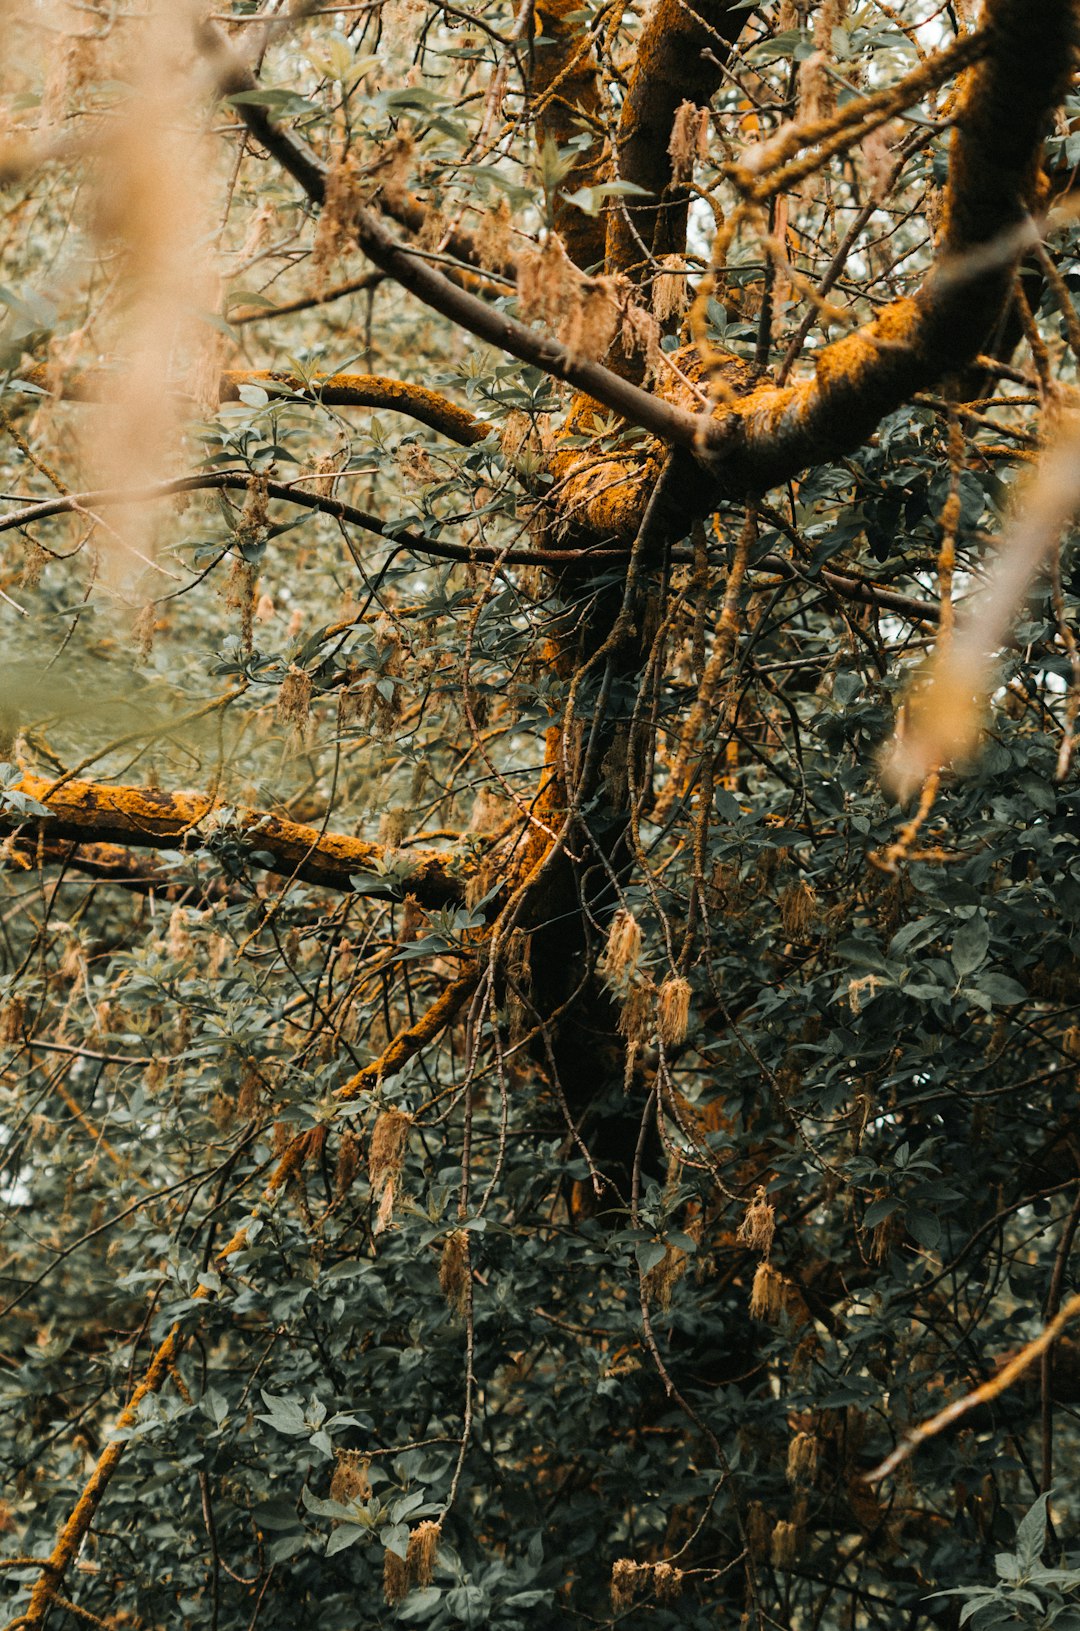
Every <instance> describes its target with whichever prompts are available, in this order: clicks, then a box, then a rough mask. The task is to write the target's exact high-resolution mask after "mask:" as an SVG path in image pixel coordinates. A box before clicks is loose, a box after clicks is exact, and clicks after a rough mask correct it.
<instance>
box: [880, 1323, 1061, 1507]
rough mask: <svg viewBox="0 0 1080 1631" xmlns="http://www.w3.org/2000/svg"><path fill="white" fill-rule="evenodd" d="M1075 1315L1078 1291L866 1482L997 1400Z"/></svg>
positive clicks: (922, 1424) (913, 1434)
mask: <svg viewBox="0 0 1080 1631" xmlns="http://www.w3.org/2000/svg"><path fill="white" fill-rule="evenodd" d="M1078 1314H1080V1293H1077V1295H1075V1296H1073V1297H1070V1298H1069V1300H1068V1302H1067V1303H1066V1304H1065V1306H1064V1308H1062V1309H1061V1311H1060V1313H1058V1314H1055V1315H1054V1318H1053V1319H1052V1320H1051V1321H1050V1322H1049V1324H1048V1325H1046V1326H1044V1327H1043V1329H1042V1330H1041V1331H1040V1332H1039V1335H1038V1336H1037V1337H1034V1338H1033V1339H1032V1341H1031V1342H1029V1343H1027V1344H1026V1345H1025V1346H1024V1347H1023V1348H1021V1349H1020V1352H1019V1353H1018V1354H1014V1355H1013V1357H1012V1358H1011V1359H1010V1360H1008V1361H1007V1363H1006V1364H1004V1365H1002V1367H1001V1369H1000V1370H999V1371H998V1372H997V1374H996V1375H995V1376H991V1377H990V1379H989V1381H987V1382H983V1383H982V1384H981V1385H980V1386H979V1387H977V1388H973V1389H972V1391H971V1392H970V1393H965V1394H964V1396H963V1398H962V1399H954V1400H953V1401H952V1403H951V1404H947V1405H946V1406H945V1408H944V1410H939V1411H938V1413H937V1415H936V1416H931V1417H930V1419H929V1421H924V1422H920V1424H919V1426H918V1427H916V1428H914V1429H913V1430H912V1432H910V1433H908V1434H907V1435H906V1436H905V1437H904V1438H903V1439H901V1441H900V1443H899V1444H898V1445H897V1446H896V1449H895V1450H894V1451H893V1452H892V1454H891V1455H887V1456H886V1457H885V1460H884V1461H883V1462H882V1463H881V1465H880V1466H878V1467H875V1468H874V1470H873V1472H871V1473H867V1475H866V1482H867V1483H868V1484H877V1483H880V1482H881V1480H882V1479H883V1478H887V1477H888V1476H889V1474H890V1473H891V1472H895V1471H896V1469H897V1467H899V1466H900V1465H901V1463H902V1462H904V1461H906V1460H907V1458H908V1456H909V1455H910V1454H911V1452H912V1451H913V1450H916V1449H918V1447H919V1445H920V1444H925V1443H926V1440H927V1439H930V1438H936V1437H937V1435H938V1433H940V1432H942V1431H943V1430H944V1428H946V1427H951V1426H952V1424H953V1422H955V1421H959V1420H960V1418H961V1416H966V1415H967V1413H968V1411H969V1410H974V1409H975V1407H976V1406H977V1405H981V1404H989V1403H990V1401H991V1400H992V1399H996V1398H998V1397H999V1395H1000V1394H1002V1393H1004V1392H1005V1390H1006V1388H1010V1387H1012V1385H1013V1383H1014V1382H1016V1381H1019V1379H1020V1377H1021V1376H1023V1374H1024V1372H1025V1371H1027V1370H1029V1369H1030V1368H1031V1366H1032V1365H1033V1364H1034V1363H1035V1361H1036V1359H1038V1358H1040V1357H1041V1355H1042V1354H1044V1353H1045V1352H1046V1350H1047V1349H1048V1348H1049V1347H1051V1346H1052V1344H1053V1343H1054V1342H1055V1341H1056V1340H1057V1338H1058V1337H1059V1336H1060V1335H1061V1333H1062V1331H1063V1330H1064V1329H1065V1327H1066V1325H1067V1324H1068V1323H1069V1321H1070V1320H1072V1319H1075V1318H1076V1317H1077V1315H1078Z"/></svg>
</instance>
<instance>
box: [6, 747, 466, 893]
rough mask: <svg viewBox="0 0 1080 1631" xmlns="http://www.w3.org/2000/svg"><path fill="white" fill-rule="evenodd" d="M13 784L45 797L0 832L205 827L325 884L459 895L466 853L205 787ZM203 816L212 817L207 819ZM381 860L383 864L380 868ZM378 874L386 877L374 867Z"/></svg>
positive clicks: (108, 836)
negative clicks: (321, 823)
mask: <svg viewBox="0 0 1080 1631" xmlns="http://www.w3.org/2000/svg"><path fill="white" fill-rule="evenodd" d="M13 791H15V792H18V793H25V794H27V795H28V796H29V797H30V798H32V799H36V800H37V801H38V802H39V803H40V804H43V805H45V806H46V808H47V809H48V811H49V815H48V817H47V818H46V817H40V818H39V817H35V816H23V815H21V814H19V813H18V811H16V810H13V809H11V808H10V807H8V808H4V809H3V810H0V832H3V833H12V832H15V831H17V830H20V829H24V828H25V827H26V826H27V825H28V824H29V823H31V822H35V821H37V820H39V819H40V820H41V822H42V830H43V832H44V835H45V839H46V841H47V842H48V843H55V842H57V841H58V840H64V839H66V840H70V841H72V842H74V843H77V844H128V845H130V846H132V847H134V848H136V849H154V850H162V849H165V850H169V849H182V848H184V847H185V846H186V844H187V842H188V840H189V839H190V840H191V841H192V842H193V843H194V844H195V845H196V846H199V847H201V846H203V845H206V844H207V843H208V842H209V841H210V839H211V837H212V835H213V834H215V833H216V834H218V835H219V837H220V842H221V843H222V844H223V845H227V846H228V848H229V849H232V850H234V852H238V853H239V855H240V856H241V857H242V859H243V860H244V862H245V864H247V865H249V866H254V867H259V868H262V869H264V870H265V871H267V872H273V873H278V874H281V875H284V876H286V877H296V878H301V879H303V881H304V882H305V883H313V884H321V885H323V886H325V887H326V888H328V889H343V890H351V889H353V888H354V885H353V884H352V883H351V882H350V879H352V878H353V877H355V876H357V875H358V874H364V875H365V877H364V881H363V883H362V885H360V886H359V887H358V888H357V889H356V892H357V893H358V894H363V895H370V896H374V897H376V898H381V899H397V898H400V897H401V895H403V894H405V893H408V894H411V895H415V897H416V899H417V900H418V901H420V903H421V904H422V905H425V906H445V905H447V904H448V903H450V902H455V901H460V900H461V899H462V898H463V896H464V892H465V884H466V882H467V880H468V878H469V876H470V874H471V872H472V871H473V870H474V865H475V863H474V862H473V860H472V859H471V857H468V856H466V855H461V856H455V855H450V854H447V853H445V852H442V851H439V850H407V851H393V852H391V851H389V850H388V849H387V848H386V847H385V846H384V845H382V844H371V843H368V842H367V841H366V840H365V839H362V838H353V837H350V836H349V835H348V834H345V833H327V832H321V831H320V830H319V829H318V828H317V827H307V826H303V825H301V823H299V822H296V821H287V820H285V819H284V818H283V817H281V816H276V815H273V814H271V813H270V812H268V811H264V810H251V809H246V808H242V807H241V808H237V807H236V806H232V805H226V804H225V802H224V801H223V800H220V799H216V798H215V797H214V796H213V795H212V794H208V793H191V792H182V793H166V792H162V791H160V790H159V789H157V788H153V787H114V786H110V785H109V784H107V783H103V782H79V781H69V782H65V783H64V784H63V785H62V786H57V785H56V784H55V783H53V782H50V781H47V780H46V779H45V778H44V777H42V776H32V775H24V776H23V777H22V778H21V780H20V781H19V782H17V783H16V784H15V787H14V789H13ZM208 818H214V819H211V820H209V821H208ZM388 868H389V869H390V870H389V871H387V869H388ZM384 873H385V874H386V881H385V883H383V882H382V881H381V875H382V874H384Z"/></svg>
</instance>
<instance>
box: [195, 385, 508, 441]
mask: <svg viewBox="0 0 1080 1631" xmlns="http://www.w3.org/2000/svg"><path fill="white" fill-rule="evenodd" d="M243 385H259V386H262V387H263V388H264V389H267V390H269V392H270V394H271V395H273V394H274V391H275V389H277V390H280V391H282V392H288V393H289V395H290V396H291V397H294V398H299V399H300V400H301V401H304V402H322V403H325V405H326V406H327V407H328V408H382V409H384V410H385V411H387V412H389V413H403V414H407V415H408V417H409V418H410V419H416V420H418V421H419V423H420V424H422V425H428V426H429V427H430V428H431V429H432V430H437V431H438V432H439V433H440V435H442V436H448V437H449V438H450V440H451V441H453V442H460V444H461V445H462V446H463V447H472V446H473V444H474V443H476V442H482V441H483V440H484V437H485V436H487V434H488V433H489V431H490V429H491V427H490V426H489V425H485V424H484V422H483V420H481V419H477V418H476V416H475V414H471V413H470V412H469V410H468V409H467V408H460V407H459V406H458V405H457V403H456V402H451V401H449V400H448V398H446V397H444V396H440V395H439V392H438V391H432V390H429V389H428V387H427V386H426V385H412V384H409V383H408V382H407V381H406V380H401V379H387V378H386V377H385V376H384V375H382V374H313V375H312V376H311V378H310V379H307V380H304V379H301V378H300V376H299V375H298V374H290V373H287V372H281V371H279V370H275V369H261V368H235V369H230V370H229V371H228V372H227V373H225V374H222V376H221V400H222V402H236V401H239V398H240V387H241V386H243Z"/></svg>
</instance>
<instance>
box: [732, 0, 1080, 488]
mask: <svg viewBox="0 0 1080 1631" xmlns="http://www.w3.org/2000/svg"><path fill="white" fill-rule="evenodd" d="M984 27H985V29H986V31H987V46H986V54H985V56H984V58H983V60H982V61H981V62H980V63H979V65H978V66H977V67H975V68H974V69H972V71H971V73H970V74H969V76H968V78H967V81H966V84H965V86H964V88H963V91H962V93H961V100H960V106H959V110H958V112H957V115H956V129H955V131H954V134H953V141H952V151H951V155H950V163H949V180H948V186H947V189H946V194H945V202H944V217H943V221H944V224H943V227H942V232H941V240H940V246H939V251H938V255H937V258H936V260H935V262H934V265H933V266H932V268H931V270H930V272H929V274H928V275H927V277H926V279H925V281H924V282H923V284H922V286H921V288H920V289H919V290H918V291H917V292H916V294H915V295H914V296H913V297H912V298H910V299H901V300H896V301H893V302H892V304H891V305H888V306H886V307H885V308H884V310H883V311H882V312H881V313H880V314H879V315H878V316H877V317H876V318H875V319H874V320H873V322H871V323H868V324H867V325H865V326H864V327H863V328H860V329H858V330H856V332H855V333H854V334H850V335H847V336H846V337H845V338H844V339H842V340H838V341H836V342H835V343H834V344H832V345H829V346H826V347H825V349H824V350H823V351H822V352H821V354H820V355H819V357H818V359H817V365H816V368H815V371H814V376H813V378H812V379H808V380H803V381H801V382H799V383H798V384H796V385H793V386H788V387H784V388H777V387H775V386H761V387H759V388H758V390H756V391H752V392H751V393H750V394H749V395H747V396H745V397H743V398H742V399H741V400H739V401H737V402H735V403H733V404H732V405H731V407H730V409H729V411H728V413H727V415H726V416H725V417H724V418H722V419H719V420H718V421H717V423H716V429H715V430H710V435H709V438H708V441H709V444H710V446H712V447H713V448H715V450H716V452H717V453H718V454H719V455H720V457H719V458H718V460H717V461H716V464H715V469H716V471H717V474H718V476H719V477H720V479H721V480H722V482H723V484H724V486H725V488H727V489H728V490H731V491H743V492H745V491H764V490H765V489H767V488H769V487H772V486H775V485H776V484H777V483H779V482H781V481H784V480H786V479H787V478H788V477H790V476H792V475H795V474H796V473H797V472H798V471H800V470H802V469H804V468H805V467H806V466H807V465H809V464H811V463H818V462H821V461H823V460H826V459H833V458H837V457H839V456H840V455H841V454H843V453H846V452H849V451H851V450H852V449H854V448H856V447H858V446H859V445H860V444H861V443H862V442H864V441H865V440H866V438H867V437H868V436H869V435H870V433H871V432H872V431H873V429H874V427H875V425H877V424H878V423H879V421H880V420H881V419H882V418H884V416H885V415H886V414H888V413H891V412H893V411H894V410H895V409H896V408H898V407H900V406H901V405H902V404H903V403H904V402H907V401H909V400H910V399H911V397H912V396H914V394H915V393H916V391H921V390H926V389H928V388H929V387H930V386H932V385H934V384H936V383H937V382H938V381H939V380H941V379H943V378H945V377H946V376H948V375H949V374H951V373H954V372H956V371H957V370H958V369H960V368H962V367H963V366H964V365H965V364H966V363H968V362H970V361H971V359H972V358H973V357H975V356H976V355H977V354H978V353H979V351H980V350H981V349H982V347H983V345H984V342H985V341H986V338H987V336H988V334H989V333H990V331H991V330H992V328H993V326H994V323H995V321H996V320H997V317H998V315H999V313H1000V311H1001V309H1002V307H1003V305H1004V304H1005V302H1006V300H1007V299H1008V298H1009V295H1010V291H1011V289H1012V281H1013V276H1014V273H1015V270H1016V266H1017V263H1018V261H1019V259H1020V257H1021V255H1022V253H1023V251H1024V249H1025V248H1027V247H1028V246H1029V245H1030V243H1031V241H1032V237H1033V233H1034V228H1033V226H1032V224H1031V222H1030V219H1029V210H1030V209H1031V207H1032V205H1033V204H1034V202H1035V195H1036V191H1037V185H1038V177H1039V174H1040V161H1041V155H1042V141H1043V136H1044V134H1045V131H1046V127H1047V122H1048V120H1049V118H1050V115H1051V113H1052V112H1053V109H1054V107H1055V106H1056V105H1057V103H1058V102H1059V101H1060V99H1061V97H1062V96H1063V95H1064V94H1065V91H1066V89H1067V87H1068V84H1069V80H1070V77H1071V75H1072V72H1073V65H1074V53H1075V46H1076V8H1075V6H1074V4H1073V3H1072V0H988V4H987V7H986V14H985V23H984Z"/></svg>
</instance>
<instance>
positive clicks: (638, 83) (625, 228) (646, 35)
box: [607, 0, 756, 282]
mask: <svg viewBox="0 0 1080 1631" xmlns="http://www.w3.org/2000/svg"><path fill="white" fill-rule="evenodd" d="M755 9H756V8H755V7H749V8H746V7H743V8H740V9H736V8H734V7H732V6H730V5H729V4H727V3H726V0H699V4H697V5H696V6H693V7H691V6H686V5H683V4H682V3H681V0H659V3H658V4H657V5H656V6H655V8H654V9H653V10H652V12H651V13H650V14H649V17H648V21H647V22H646V24H645V27H644V29H643V30H642V35H641V42H640V44H639V46H638V48H637V53H636V56H635V58H634V66H633V69H632V72H631V75H630V83H629V85H628V87H627V90H626V95H625V97H624V99H623V104H622V109H621V112H620V115H619V127H618V133H617V135H616V141H615V153H616V162H615V173H616V178H617V179H618V180H619V181H629V182H632V183H633V184H634V186H637V187H643V188H644V189H645V194H646V196H645V197H638V196H633V197H632V198H631V199H629V200H625V201H624V200H619V201H618V202H617V203H616V205H615V207H614V208H613V209H612V210H611V211H610V212H609V215H608V227H607V270H608V272H625V273H627V274H628V275H630V276H631V277H633V278H635V279H636V280H637V281H639V282H640V281H641V279H642V277H643V276H645V275H647V273H648V271H649V270H650V268H649V265H648V261H647V255H652V256H653V257H654V258H656V259H659V258H660V257H663V256H667V255H671V254H681V253H682V252H683V250H684V249H685V248H686V212H687V205H688V202H689V193H688V191H687V189H686V187H685V186H684V185H681V184H677V183H681V182H682V181H684V180H685V177H684V176H679V177H676V174H675V165H676V161H677V154H676V155H674V156H673V154H672V152H671V137H672V132H673V130H674V128H675V115H676V112H677V110H678V109H679V108H681V107H682V106H683V104H684V103H687V102H689V103H691V104H693V105H695V106H697V107H699V108H707V107H708V105H709V102H710V101H711V99H712V96H713V94H714V92H715V91H716V89H717V87H718V86H719V85H720V83H721V81H722V79H723V71H724V70H723V61H722V58H723V55H724V54H725V51H726V47H728V46H730V45H732V44H733V43H734V42H735V41H736V40H737V39H738V37H739V35H740V33H741V32H742V30H743V29H744V28H745V27H746V24H747V23H748V22H749V21H750V19H751V17H752V16H753V14H754V10H755ZM642 245H644V251H643V249H642Z"/></svg>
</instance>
